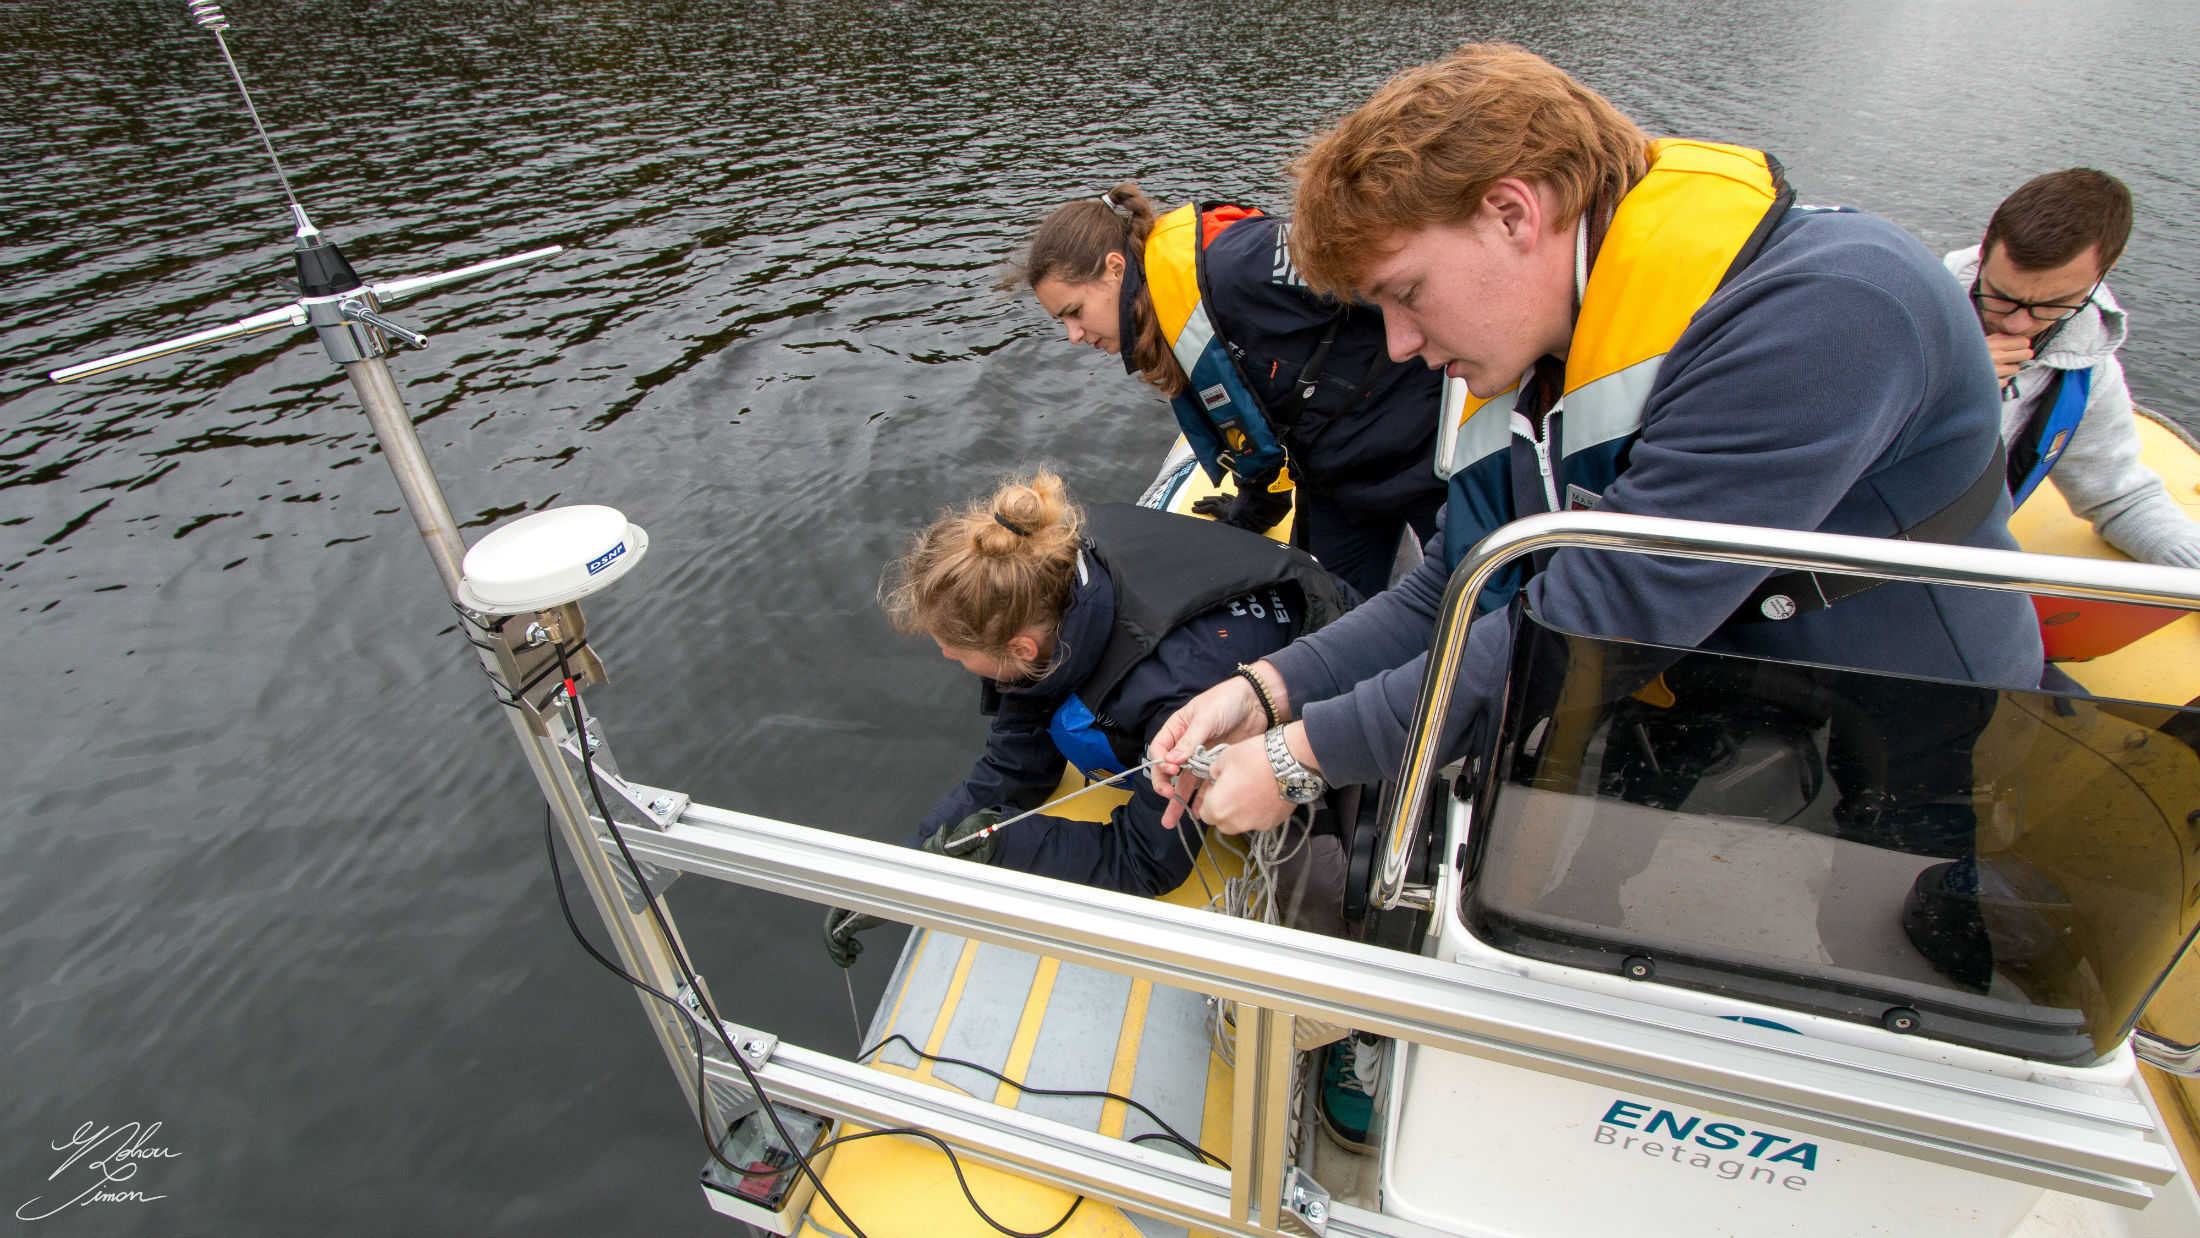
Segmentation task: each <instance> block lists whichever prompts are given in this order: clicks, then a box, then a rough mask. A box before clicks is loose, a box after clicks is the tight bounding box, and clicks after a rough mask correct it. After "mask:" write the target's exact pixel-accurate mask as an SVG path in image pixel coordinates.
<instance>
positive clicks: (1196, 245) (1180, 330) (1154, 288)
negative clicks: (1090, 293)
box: [1144, 203, 1291, 491]
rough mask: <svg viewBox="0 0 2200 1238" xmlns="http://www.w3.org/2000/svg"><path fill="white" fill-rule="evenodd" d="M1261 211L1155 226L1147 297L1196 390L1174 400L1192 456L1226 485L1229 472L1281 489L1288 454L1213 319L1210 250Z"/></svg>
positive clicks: (1172, 216) (1218, 210) (1184, 213)
mask: <svg viewBox="0 0 2200 1238" xmlns="http://www.w3.org/2000/svg"><path fill="white" fill-rule="evenodd" d="M1258 215H1260V212H1259V211H1257V210H1254V209H1252V208H1250V207H1243V206H1223V205H1218V204H1214V203H1208V204H1205V205H1202V204H1200V203H1187V204H1186V205H1184V206H1180V207H1178V208H1177V209H1175V210H1173V211H1170V212H1169V213H1168V214H1166V215H1163V216H1162V217H1161V218H1159V219H1157V220H1155V221H1154V226H1153V231H1152V232H1151V233H1150V234H1148V235H1147V237H1146V251H1145V254H1144V263H1145V283H1146V291H1147V294H1148V295H1149V296H1150V297H1151V298H1152V300H1153V311H1154V319H1155V321H1156V322H1157V323H1158V324H1159V325H1160V327H1161V334H1162V336H1163V338H1165V339H1167V340H1168V341H1169V349H1170V351H1171V352H1173V353H1175V354H1176V363H1177V364H1178V365H1180V366H1182V367H1183V368H1184V374H1185V376H1186V377H1187V378H1188V379H1190V385H1189V386H1187V387H1186V388H1185V389H1184V390H1183V391H1182V392H1179V393H1178V394H1176V395H1174V396H1171V397H1170V399H1169V403H1170V405H1171V407H1173V408H1174V409H1175V411H1176V423H1177V425H1178V426H1179V427H1181V428H1182V429H1183V431H1184V439H1185V441H1186V442H1188V443H1190V444H1191V447H1192V454H1193V455H1195V456H1197V457H1198V458H1199V463H1200V464H1201V466H1202V467H1204V468H1205V469H1206V470H1207V478H1208V480H1210V481H1212V482H1215V483H1217V484H1220V483H1221V481H1222V475H1223V474H1224V473H1225V472H1229V473H1235V474H1237V475H1238V476H1239V477H1240V478H1249V477H1268V476H1269V475H1270V474H1274V475H1275V481H1274V483H1273V485H1271V487H1270V488H1271V489H1274V490H1279V491H1281V490H1288V489H1290V488H1291V483H1290V481H1289V479H1288V476H1287V474H1286V473H1285V472H1284V471H1282V469H1281V467H1280V466H1281V465H1282V464H1283V463H1284V458H1285V452H1284V448H1283V443H1282V441H1281V440H1280V439H1279V438H1278V437H1277V432H1276V428H1275V427H1274V426H1272V425H1270V424H1269V422H1268V415H1267V412H1266V410H1264V409H1263V408H1262V407H1261V405H1260V401H1259V400H1258V399H1256V398H1254V396H1253V393H1252V392H1251V391H1250V390H1248V389H1247V388H1246V386H1245V381H1244V379H1243V378H1242V377H1241V376H1240V375H1239V374H1238V369H1237V363H1236V362H1235V361H1233V360H1231V357H1230V351H1229V342H1228V340H1226V339H1225V338H1224V337H1223V334H1222V333H1221V332H1220V331H1218V330H1216V329H1215V324H1214V322H1213V320H1211V319H1210V318H1209V317H1208V316H1207V310H1206V304H1205V303H1206V297H1205V295H1204V293H1205V290H1206V286H1207V270H1206V267H1207V264H1206V256H1205V255H1206V250H1207V246H1208V244H1209V243H1210V242H1212V241H1213V240H1214V238H1215V237H1216V236H1218V235H1220V234H1221V232H1222V230H1223V229H1225V228H1227V227H1229V226H1230V225H1231V224H1234V223H1236V222H1238V221H1239V220H1241V219H1252V218H1255V217H1257V216H1258Z"/></svg>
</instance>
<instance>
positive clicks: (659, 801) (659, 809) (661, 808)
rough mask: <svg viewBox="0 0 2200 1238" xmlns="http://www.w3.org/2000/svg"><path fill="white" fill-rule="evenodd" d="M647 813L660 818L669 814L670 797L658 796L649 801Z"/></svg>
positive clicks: (670, 809) (670, 806)
mask: <svg viewBox="0 0 2200 1238" xmlns="http://www.w3.org/2000/svg"><path fill="white" fill-rule="evenodd" d="M649 811H650V813H651V814H652V815H654V816H659V817H662V816H664V815H665V814H666V813H668V812H671V811H672V797H671V796H669V795H660V796H658V797H657V798H656V799H653V800H651V801H649Z"/></svg>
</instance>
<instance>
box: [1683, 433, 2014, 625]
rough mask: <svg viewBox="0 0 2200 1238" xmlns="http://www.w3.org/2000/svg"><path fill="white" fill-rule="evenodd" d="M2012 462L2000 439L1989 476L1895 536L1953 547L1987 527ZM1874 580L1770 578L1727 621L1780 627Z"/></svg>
mask: <svg viewBox="0 0 2200 1238" xmlns="http://www.w3.org/2000/svg"><path fill="white" fill-rule="evenodd" d="M2008 474H2009V460H2008V455H2007V453H2006V452H2005V451H2003V449H2002V446H2001V442H2000V438H1999V436H1998V435H1997V436H1996V438H1995V442H1994V457H1993V459H1991V460H1988V461H1987V462H1986V470H1985V471H1984V472H1982V473H1980V474H1979V475H1978V479H1977V480H1975V481H1973V482H1972V483H1971V484H1970V485H1969V486H1968V487H1966V488H1965V489H1964V491H1963V493H1962V494H1959V495H1957V496H1956V497H1955V500H1954V501H1953V502H1951V503H1949V504H1948V505H1947V506H1946V507H1943V508H1941V509H1940V510H1939V511H1937V512H1934V513H1933V514H1932V515H1930V516H1927V517H1925V518H1924V519H1923V520H1920V521H1918V522H1917V523H1916V524H1913V525H1911V526H1910V527H1909V528H1907V529H1904V530H1902V531H1901V532H1899V533H1897V534H1895V536H1896V537H1899V538H1902V539H1903V540H1904V541H1911V542H1938V543H1940V544H1942V545H1953V544H1955V543H1957V542H1960V541H1962V540H1963V539H1964V538H1967V537H1969V536H1970V535H1971V534H1972V533H1974V532H1976V531H1977V530H1978V527H1979V526H1980V525H1982V524H1984V523H1986V518H1987V517H1988V516H1991V515H1992V514H1993V512H1994V504H1995V503H1996V502H1997V501H1998V500H1999V499H2000V498H2001V496H2002V495H2004V494H2006V493H2008V486H2009V482H2008ZM1886 583H1887V582H1886V581H1884V580H1880V579H1878V578H1876V577H1871V576H1840V575H1835V574H1833V573H1830V572H1778V573H1775V574H1773V575H1771V576H1767V577H1766V578H1765V579H1764V582H1763V583H1762V584H1759V585H1758V586H1757V587H1756V588H1755V589H1753V590H1751V591H1750V594H1749V597H1748V599H1747V600H1745V601H1744V602H1743V603H1742V604H1741V605H1740V606H1738V607H1736V608H1735V609H1734V613H1733V614H1731V615H1729V616H1727V619H1726V621H1727V622H1728V623H1778V622H1780V621H1782V620H1787V619H1793V618H1794V617H1795V616H1797V615H1805V614H1809V613H1810V612H1811V611H1814V610H1824V609H1826V608H1827V607H1829V606H1832V605H1833V604H1834V603H1836V602H1840V601H1844V600H1846V599H1848V598H1852V597H1855V596H1856V595H1857V594H1859V593H1868V592H1870V591H1871V590H1873V589H1877V588H1878V587H1879V586H1881V585H1883V584H1886Z"/></svg>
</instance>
